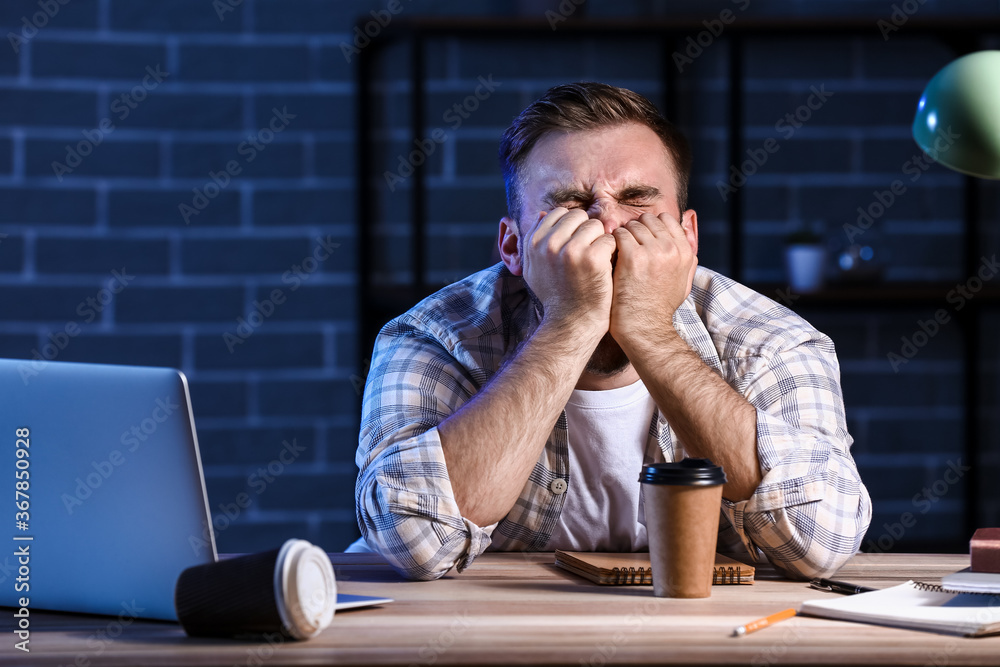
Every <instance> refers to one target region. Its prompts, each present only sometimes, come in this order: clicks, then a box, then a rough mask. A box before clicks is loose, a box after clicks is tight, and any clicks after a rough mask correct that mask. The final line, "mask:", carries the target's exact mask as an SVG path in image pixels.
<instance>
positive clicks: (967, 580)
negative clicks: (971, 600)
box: [941, 567, 1000, 595]
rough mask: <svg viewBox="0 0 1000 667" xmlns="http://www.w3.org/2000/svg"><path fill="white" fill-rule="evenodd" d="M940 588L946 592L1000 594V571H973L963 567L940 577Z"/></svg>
mask: <svg viewBox="0 0 1000 667" xmlns="http://www.w3.org/2000/svg"><path fill="white" fill-rule="evenodd" d="M941 588H943V589H944V590H945V591H946V592H948V593H989V594H992V595H1000V573H996V572H973V571H972V568H969V567H967V568H965V569H964V570H959V571H958V572H953V573H952V574H946V575H945V576H943V577H941Z"/></svg>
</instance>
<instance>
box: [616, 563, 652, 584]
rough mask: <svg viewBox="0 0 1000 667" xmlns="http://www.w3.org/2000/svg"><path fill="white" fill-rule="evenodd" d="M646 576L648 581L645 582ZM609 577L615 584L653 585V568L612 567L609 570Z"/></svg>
mask: <svg viewBox="0 0 1000 667" xmlns="http://www.w3.org/2000/svg"><path fill="white" fill-rule="evenodd" d="M646 575H649V581H648V582H647V581H646ZM611 576H612V577H613V578H614V583H616V584H619V585H621V584H645V583H650V584H651V583H653V568H648V569H647V568H644V567H629V568H625V567H613V568H611Z"/></svg>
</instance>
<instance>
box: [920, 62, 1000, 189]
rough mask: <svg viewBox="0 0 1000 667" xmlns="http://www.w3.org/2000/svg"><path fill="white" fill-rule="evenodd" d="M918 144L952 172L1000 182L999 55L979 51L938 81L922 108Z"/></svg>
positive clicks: (929, 87) (930, 85) (929, 86)
mask: <svg viewBox="0 0 1000 667" xmlns="http://www.w3.org/2000/svg"><path fill="white" fill-rule="evenodd" d="M913 138H914V139H915V140H916V142H917V144H918V145H919V146H920V148H922V149H923V151H924V152H925V153H927V154H928V155H929V156H930V157H932V158H933V159H934V160H936V161H937V162H940V163H941V164H943V165H944V166H946V167H948V168H949V169H954V170H955V171H960V172H962V173H963V174H969V175H971V176H979V177H981V178H1000V51H977V52H976V53H970V54H969V55H967V56H962V57H961V58H959V59H957V60H954V61H952V62H951V63H949V64H948V65H946V66H945V67H944V69H942V70H941V71H940V72H938V73H937V74H935V75H934V78H933V79H931V80H930V83H928V84H927V87H926V88H925V89H924V94H923V95H922V96H921V98H920V102H919V103H918V104H917V116H916V118H914V119H913Z"/></svg>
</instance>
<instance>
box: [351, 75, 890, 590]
mask: <svg viewBox="0 0 1000 667" xmlns="http://www.w3.org/2000/svg"><path fill="white" fill-rule="evenodd" d="M500 161H501V166H502V168H503V172H504V177H505V181H506V188H507V203H508V215H507V217H505V218H503V219H502V220H501V221H500V235H499V249H500V256H501V258H502V263H501V264H497V265H496V266H494V267H492V268H489V269H486V270H484V271H480V272H479V273H476V274H473V275H472V276H469V277H468V278H466V279H465V280H462V281H460V282H458V283H455V284H453V285H450V286H448V287H446V288H444V289H443V290H441V291H440V292H438V293H437V294H434V295H432V296H430V297H428V298H427V299H425V300H424V301H422V302H421V303H419V304H418V305H417V306H415V307H414V308H413V309H411V310H410V311H409V312H407V313H405V314H404V315H402V316H400V317H398V318H396V319H395V320H393V321H392V322H390V323H389V324H387V325H386V326H385V327H384V328H383V330H382V332H381V333H380V335H379V337H378V339H377V341H376V343H375V351H374V354H373V357H372V363H371V370H370V372H369V376H368V381H367V386H366V388H365V396H364V406H363V410H362V411H363V415H362V425H361V434H360V445H359V448H358V454H357V463H358V466H359V468H360V474H359V476H358V482H357V489H356V491H357V512H358V521H359V524H360V526H361V531H362V534H363V542H364V543H366V544H367V546H368V547H370V548H373V549H374V550H376V551H378V552H379V553H381V554H382V555H383V556H384V557H385V558H387V559H388V561H389V562H390V563H391V564H392V565H393V567H395V568H396V569H397V570H399V571H400V572H402V573H403V574H404V575H406V576H408V577H411V578H414V579H434V578H437V577H440V576H442V575H443V574H445V573H446V572H448V571H449V570H450V569H451V568H452V567H453V566H457V568H458V570H459V571H461V570H463V569H464V568H465V567H468V566H469V565H470V564H471V563H472V562H473V560H474V559H475V558H476V557H477V556H478V555H479V554H480V553H482V552H483V551H485V550H486V549H488V548H489V549H491V550H530V551H538V550H553V549H555V548H570V549H577V550H591V551H633V550H634V551H641V550H644V549H646V548H647V543H646V535H645V525H644V514H643V503H642V498H641V493H640V485H639V484H638V482H637V479H638V473H639V469H640V467H641V465H642V464H643V463H644V462H648V461H662V460H668V461H671V460H680V459H681V458H683V457H684V456H695V457H705V458H709V459H711V460H712V461H713V462H715V463H716V464H720V465H722V466H723V468H724V469H725V471H726V475H727V477H728V482H727V483H726V485H725V487H724V489H723V503H722V507H721V508H720V510H721V513H720V533H719V550H728V551H732V550H743V549H745V550H746V551H748V552H749V553H750V554H752V555H753V556H754V557H759V555H760V554H761V553H763V555H765V556H766V557H767V558H768V559H769V560H770V561H771V563H773V564H774V565H775V566H776V567H778V568H779V569H780V570H782V571H783V572H785V573H786V574H788V575H789V576H794V577H812V576H822V575H824V574H828V573H831V572H833V571H835V570H836V569H837V568H839V567H840V566H841V565H842V564H843V563H844V561H845V560H847V558H849V557H850V556H851V554H853V553H854V552H855V551H856V550H857V549H858V546H859V545H860V543H861V539H862V537H863V536H864V533H865V531H866V530H867V528H868V524H869V522H870V520H871V503H870V500H869V497H868V493H867V491H866V490H865V487H864V485H863V484H862V483H861V480H860V478H859V476H858V471H857V467H856V465H855V463H854V460H853V459H852V457H851V455H850V445H851V442H852V439H851V437H850V435H848V433H847V429H846V425H845V420H844V408H843V400H842V398H841V391H840V383H839V366H838V363H837V359H836V356H835V354H834V349H833V344H832V343H831V342H830V340H829V338H827V337H826V336H824V335H823V334H821V333H819V332H818V331H816V330H815V329H813V328H812V327H811V326H810V325H809V324H808V323H807V322H805V321H804V320H802V319H801V318H799V317H798V316H796V315H795V314H794V313H792V312H791V311H789V310H788V309H786V308H784V307H782V306H779V305H777V304H776V303H774V302H773V301H771V300H769V299H767V298H765V297H763V296H761V295H759V294H757V293H755V292H753V291H751V290H750V289H748V288H746V287H744V286H742V285H739V284H738V283H735V282H733V281H732V280H729V279H728V278H725V277H724V276H721V275H720V274H718V273H715V272H713V271H710V270H708V269H705V268H700V267H698V260H697V251H698V220H697V215H696V213H695V211H693V210H688V209H687V207H686V200H687V183H688V176H689V172H690V155H689V152H688V148H687V145H686V142H685V141H684V138H683V137H682V135H680V133H679V132H678V131H677V130H675V129H674V128H673V127H672V126H671V125H670V124H669V123H668V122H667V121H666V120H665V119H663V118H662V116H660V115H659V113H658V112H657V111H656V109H655V108H654V107H653V105H652V104H651V103H650V102H649V101H648V100H646V99H645V98H643V97H642V96H640V95H637V94H635V93H633V92H631V91H627V90H624V89H620V88H615V87H612V86H607V85H604V84H597V83H581V84H572V85H564V86H556V87H555V88H552V89H551V90H549V91H548V92H547V93H546V94H545V96H544V97H542V98H541V99H539V100H537V101H536V102H534V103H533V104H531V105H530V106H529V107H528V108H527V109H525V110H524V111H523V112H522V113H521V115H520V116H518V118H516V119H515V120H514V123H513V124H512V125H511V127H510V128H508V129H507V131H506V132H505V133H504V136H503V138H502V139H501V144H500Z"/></svg>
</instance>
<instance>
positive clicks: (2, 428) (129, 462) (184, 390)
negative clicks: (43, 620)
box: [0, 359, 216, 620]
mask: <svg viewBox="0 0 1000 667" xmlns="http://www.w3.org/2000/svg"><path fill="white" fill-rule="evenodd" d="M0 403H2V405H3V408H2V410H0V451H3V452H5V455H4V456H3V457H2V459H0V494H2V495H4V496H8V497H10V496H15V494H16V491H17V490H18V489H16V488H15V484H17V483H20V482H27V485H25V484H21V486H20V488H21V489H24V491H23V492H22V493H23V495H17V496H16V500H17V502H19V503H22V504H21V505H20V507H11V505H10V504H8V506H7V508H8V511H7V512H6V514H7V515H8V516H7V517H6V519H7V522H8V527H7V530H4V532H5V533H8V534H10V533H13V548H12V549H7V548H5V549H4V550H3V552H4V553H5V556H0V577H4V576H5V578H6V579H7V581H5V582H2V583H0V605H3V606H11V607H14V606H20V604H19V601H20V598H22V597H26V598H28V600H29V606H30V608H31V609H49V610H58V611H76V612H87V613H93V614H110V615H119V614H130V615H132V616H138V617H141V618H154V619H164V620H176V618H177V616H176V613H175V611H174V584H175V583H176V581H177V577H178V576H179V575H180V573H181V572H182V571H183V570H184V569H185V568H188V567H191V566H193V565H199V564H201V563H208V562H212V561H214V560H216V549H215V537H214V535H213V533H212V530H211V516H210V514H209V508H208V496H207V494H206V492H205V482H204V477H203V475H202V468H201V458H200V455H199V453H198V438H197V436H196V434H195V428H194V419H193V416H192V410H191V399H190V396H189V393H188V385H187V380H186V379H185V377H184V375H183V374H182V373H181V372H180V371H177V370H174V369H170V368H148V367H137V366H112V365H103V364H78V363H66V362H39V361H25V360H14V359H0ZM22 452H23V453H22ZM4 486H6V487H7V488H3V487H4ZM21 508H24V513H23V514H18V515H16V516H14V514H15V512H14V510H15V509H17V510H18V511H20V510H21ZM7 540H10V538H7ZM7 540H5V541H7ZM8 543H10V542H8ZM25 551H27V554H26V555H25ZM12 552H13V555H10V556H6V554H12ZM6 557H9V558H10V559H11V560H10V562H9V563H8V562H7V561H6V560H5V558H6ZM24 561H27V562H24ZM10 565H13V568H11V567H10ZM24 565H26V566H27V568H28V570H29V571H28V574H27V576H25V577H23V579H24V581H21V578H20V577H19V573H20V572H21V570H19V569H18V568H20V567H22V566H24Z"/></svg>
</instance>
